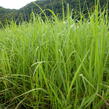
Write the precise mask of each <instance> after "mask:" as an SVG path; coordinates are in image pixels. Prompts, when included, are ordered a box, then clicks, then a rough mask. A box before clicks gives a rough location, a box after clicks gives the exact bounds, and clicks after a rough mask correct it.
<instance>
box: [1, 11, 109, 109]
mask: <svg viewBox="0 0 109 109" xmlns="http://www.w3.org/2000/svg"><path fill="white" fill-rule="evenodd" d="M95 13H96V14H93V15H91V16H90V19H89V21H88V20H84V21H83V20H80V21H79V22H78V23H77V22H76V23H75V21H74V20H72V19H71V18H70V17H68V18H67V19H66V20H65V21H59V20H58V19H55V22H51V21H49V20H47V21H45V22H43V20H41V18H40V17H38V18H34V21H33V23H27V24H22V25H20V26H16V24H14V23H13V24H12V25H11V26H9V27H7V28H5V29H1V30H0V108H1V109H2V108H3V109H4V108H5V107H6V109H106V108H107V109H108V107H109V101H108V99H109V30H108V24H107V20H106V16H105V18H104V15H103V14H101V16H99V17H98V16H96V15H97V12H95Z"/></svg>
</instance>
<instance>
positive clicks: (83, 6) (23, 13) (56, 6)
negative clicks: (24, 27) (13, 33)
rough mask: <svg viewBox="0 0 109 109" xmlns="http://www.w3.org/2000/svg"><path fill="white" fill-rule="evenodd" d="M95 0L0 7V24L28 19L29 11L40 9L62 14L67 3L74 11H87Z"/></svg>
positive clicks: (102, 2)
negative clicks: (8, 7) (10, 7)
mask: <svg viewBox="0 0 109 109" xmlns="http://www.w3.org/2000/svg"><path fill="white" fill-rule="evenodd" d="M95 1H96V0H38V1H35V2H31V3H30V4H28V5H26V6H24V7H22V8H21V9H19V10H15V9H5V8H3V7H0V24H6V23H7V22H8V21H10V20H14V21H16V23H19V22H22V21H29V19H30V15H31V13H32V12H34V13H35V14H40V13H41V9H42V10H44V9H45V10H46V9H51V10H53V12H54V13H55V14H56V15H58V16H62V11H63V8H64V11H65V13H66V10H67V9H66V7H67V4H69V7H70V9H73V10H74V11H77V12H78V11H79V12H80V11H81V12H83V13H87V10H91V9H93V8H94V5H95ZM107 2H108V0H100V2H99V4H100V6H102V8H103V6H105V5H106V4H107ZM45 13H46V15H47V16H50V15H51V14H50V12H49V11H45Z"/></svg>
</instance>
